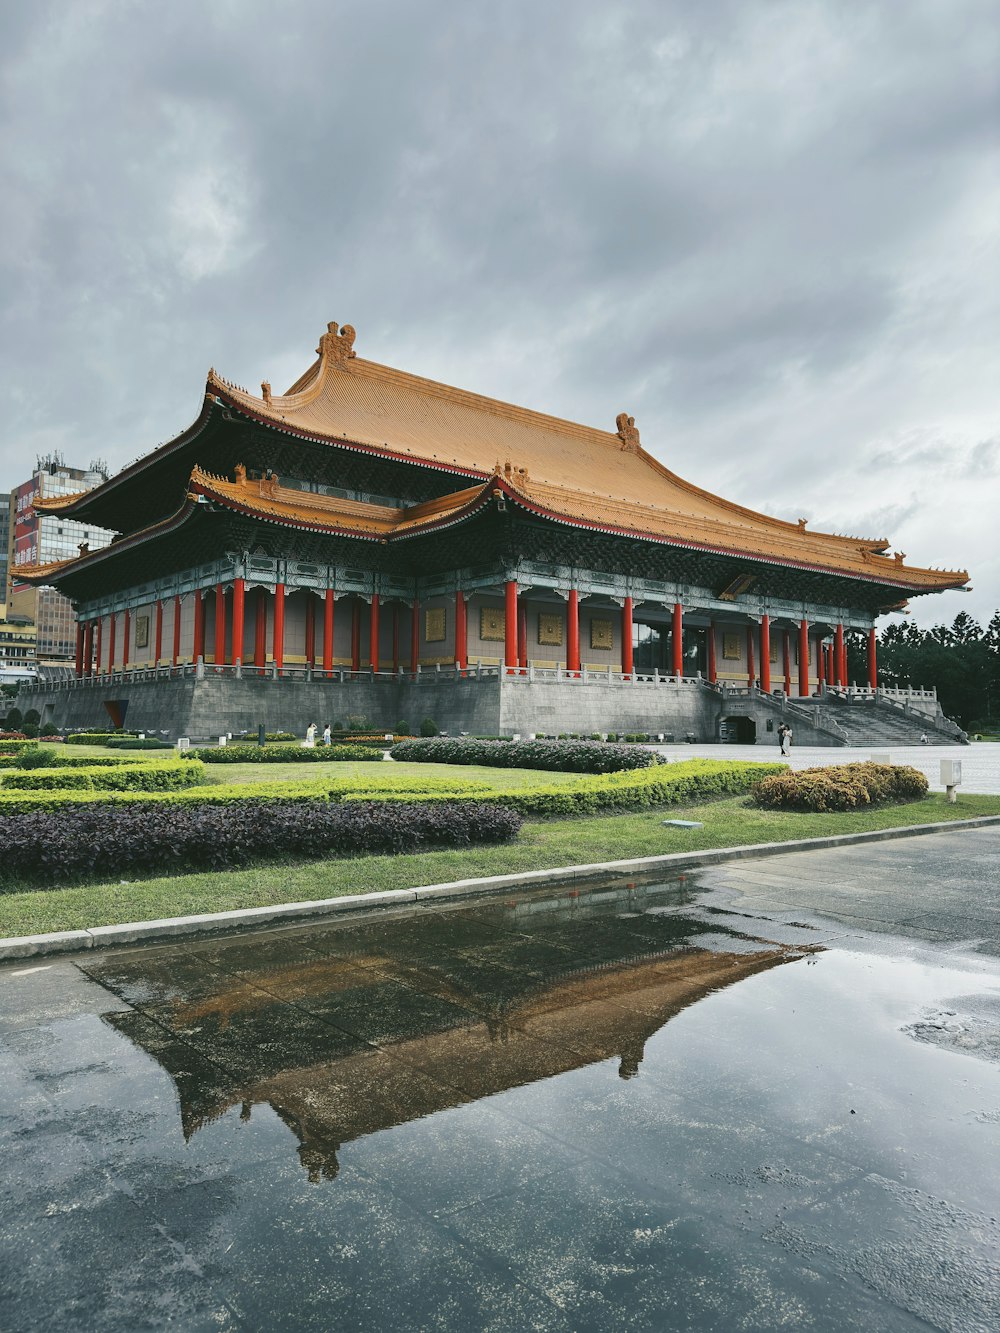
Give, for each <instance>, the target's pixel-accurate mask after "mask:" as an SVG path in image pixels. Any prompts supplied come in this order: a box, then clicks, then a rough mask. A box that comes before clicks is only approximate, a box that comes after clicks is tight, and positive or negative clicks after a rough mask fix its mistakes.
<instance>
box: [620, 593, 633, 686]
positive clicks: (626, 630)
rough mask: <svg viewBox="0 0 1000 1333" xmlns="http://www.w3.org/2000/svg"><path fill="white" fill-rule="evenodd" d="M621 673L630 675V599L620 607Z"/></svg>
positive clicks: (627, 598) (626, 599)
mask: <svg viewBox="0 0 1000 1333" xmlns="http://www.w3.org/2000/svg"><path fill="white" fill-rule="evenodd" d="M622 671H623V672H624V674H625V675H626V676H631V674H632V598H631V597H626V598H625V605H624V606H623V607H622Z"/></svg>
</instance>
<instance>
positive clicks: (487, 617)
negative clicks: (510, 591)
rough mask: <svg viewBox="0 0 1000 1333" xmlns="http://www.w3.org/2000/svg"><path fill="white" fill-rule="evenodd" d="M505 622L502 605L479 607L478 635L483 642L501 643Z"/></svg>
mask: <svg viewBox="0 0 1000 1333" xmlns="http://www.w3.org/2000/svg"><path fill="white" fill-rule="evenodd" d="M506 624H507V617H506V613H505V612H504V608H503V607H502V606H482V607H480V608H479V637H480V639H481V640H482V641H483V642H484V643H503V641H504V634H505V628H506Z"/></svg>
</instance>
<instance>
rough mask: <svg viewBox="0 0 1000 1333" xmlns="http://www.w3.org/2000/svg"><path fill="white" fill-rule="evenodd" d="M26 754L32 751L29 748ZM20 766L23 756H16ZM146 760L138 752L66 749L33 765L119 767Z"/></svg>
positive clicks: (50, 766)
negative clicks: (96, 751)
mask: <svg viewBox="0 0 1000 1333" xmlns="http://www.w3.org/2000/svg"><path fill="white" fill-rule="evenodd" d="M27 753H28V754H32V753H33V751H31V750H29V751H28V752H27ZM14 762H15V764H16V765H17V766H18V767H20V766H21V765H22V764H23V762H24V756H23V755H21V756H18V758H17V759H15V760H14ZM146 762H147V760H145V759H143V758H142V756H141V755H138V754H69V753H68V752H67V751H66V750H62V751H60V752H59V753H58V754H57V753H55V752H53V754H52V757H51V758H50V759H49V760H48V761H47V762H46V763H44V764H39V765H33V767H38V768H45V769H53V768H121V767H122V765H125V764H145V763H146Z"/></svg>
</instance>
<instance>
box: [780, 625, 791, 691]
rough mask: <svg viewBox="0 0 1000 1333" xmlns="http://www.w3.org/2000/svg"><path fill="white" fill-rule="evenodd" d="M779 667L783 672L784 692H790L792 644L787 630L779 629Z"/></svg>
mask: <svg viewBox="0 0 1000 1333" xmlns="http://www.w3.org/2000/svg"><path fill="white" fill-rule="evenodd" d="M781 667H782V670H783V671H784V673H785V694H786V695H787V694H791V692H792V645H791V641H790V635H789V633H788V630H786V629H783V630H782V631H781Z"/></svg>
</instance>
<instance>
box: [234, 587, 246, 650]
mask: <svg viewBox="0 0 1000 1333" xmlns="http://www.w3.org/2000/svg"><path fill="white" fill-rule="evenodd" d="M245 606H246V585H245V584H244V582H243V580H242V579H233V651H232V658H233V663H234V665H235V666H242V665H243V619H244V614H245Z"/></svg>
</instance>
